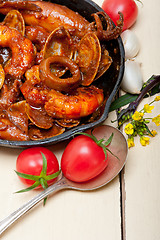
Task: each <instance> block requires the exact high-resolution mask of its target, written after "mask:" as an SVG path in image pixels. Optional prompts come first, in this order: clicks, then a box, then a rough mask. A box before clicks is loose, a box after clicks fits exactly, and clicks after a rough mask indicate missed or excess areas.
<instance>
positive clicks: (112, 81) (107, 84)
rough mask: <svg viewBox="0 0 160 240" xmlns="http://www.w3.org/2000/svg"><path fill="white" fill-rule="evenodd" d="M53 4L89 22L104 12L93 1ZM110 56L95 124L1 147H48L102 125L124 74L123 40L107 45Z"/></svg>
mask: <svg viewBox="0 0 160 240" xmlns="http://www.w3.org/2000/svg"><path fill="white" fill-rule="evenodd" d="M51 2H54V3H58V4H60V5H66V6H67V7H68V8H70V9H72V10H73V11H76V12H79V13H80V14H81V15H82V16H83V17H85V18H86V19H87V20H88V21H90V22H91V21H93V19H92V17H91V14H92V13H94V12H99V11H103V10H102V9H101V8H100V7H99V6H98V5H97V4H96V3H94V2H92V1H91V0H52V1H51ZM105 45H106V48H107V50H108V51H109V54H110V56H111V57H112V59H113V63H112V64H111V66H110V68H109V70H108V71H107V72H106V73H105V74H103V76H102V77H100V78H99V79H98V80H97V81H95V82H94V85H96V86H97V87H99V88H102V89H103V91H104V94H105V103H104V106H103V108H102V109H101V111H100V113H99V114H98V116H97V117H96V118H95V119H94V121H93V122H90V121H88V120H89V118H84V119H83V120H82V123H81V125H79V126H77V127H74V128H71V129H68V130H66V131H65V132H64V133H62V134H61V135H57V136H55V137H51V138H47V139H44V140H37V141H8V140H0V146H6V147H17V148H19V147H31V146H42V145H44V146H46V145H51V144H55V143H58V142H60V141H63V140H67V139H69V138H70V137H72V136H73V135H74V134H75V133H76V132H82V131H85V130H87V129H89V128H92V127H94V126H96V125H99V124H101V123H102V122H103V121H104V120H105V119H106V118H107V117H108V113H109V107H110V105H111V102H112V100H113V98H114V96H115V95H116V93H117V91H118V89H119V87H120V83H121V80H122V77H123V73H124V56H125V54H124V48H123V44H122V40H121V38H120V37H119V38H118V39H116V40H111V41H108V42H106V43H105Z"/></svg>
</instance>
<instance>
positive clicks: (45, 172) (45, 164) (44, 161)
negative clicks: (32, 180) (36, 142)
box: [40, 152, 47, 176]
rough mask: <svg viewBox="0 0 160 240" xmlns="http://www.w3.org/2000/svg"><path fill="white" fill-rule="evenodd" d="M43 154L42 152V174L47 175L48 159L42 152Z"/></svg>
mask: <svg viewBox="0 0 160 240" xmlns="http://www.w3.org/2000/svg"><path fill="white" fill-rule="evenodd" d="M41 154H42V159H43V168H42V171H41V174H40V176H46V174H47V159H46V156H45V155H44V154H43V153H42V152H41Z"/></svg>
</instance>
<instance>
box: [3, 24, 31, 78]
mask: <svg viewBox="0 0 160 240" xmlns="http://www.w3.org/2000/svg"><path fill="white" fill-rule="evenodd" d="M0 46H1V47H9V48H10V49H11V51H12V57H11V58H10V59H9V60H8V62H7V63H6V64H5V66H4V71H5V73H6V74H10V75H11V76H13V77H15V78H21V77H22V75H23V74H24V73H25V71H26V70H27V69H29V68H30V67H31V66H32V65H33V62H34V58H35V50H34V46H33V44H32V42H31V41H30V40H29V39H27V38H25V37H23V36H22V35H21V34H20V33H19V31H18V30H16V29H12V28H9V27H8V26H5V25H0Z"/></svg>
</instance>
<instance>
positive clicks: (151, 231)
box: [123, 0, 160, 240]
mask: <svg viewBox="0 0 160 240" xmlns="http://www.w3.org/2000/svg"><path fill="white" fill-rule="evenodd" d="M142 2H143V6H141V4H139V17H138V20H137V22H136V24H135V25H134V27H132V30H133V31H134V32H135V34H136V35H137V37H138V39H139V41H140V45H141V49H140V53H139V54H138V56H137V57H136V61H138V62H139V63H141V69H142V74H143V80H144V81H146V80H148V79H149V78H150V77H151V75H153V74H154V75H159V74H160V61H159V58H160V44H159V39H160V27H159V26H160V18H159V10H160V1H158V0H153V1H150V0H145V1H142ZM152 100H154V97H151V98H148V99H145V100H143V101H142V102H141V104H140V106H139V107H138V110H140V109H142V108H143V106H144V104H146V103H150V102H151V101H152ZM154 106H155V108H154V110H153V112H152V114H149V115H148V116H151V117H155V116H157V115H158V114H160V102H157V103H155V104H154ZM149 126H150V128H151V130H152V129H155V130H156V131H157V132H158V135H157V136H156V137H155V138H152V139H151V141H150V144H149V145H148V146H146V147H142V146H141V145H140V143H139V138H137V139H136V141H135V145H136V146H135V147H134V148H132V149H130V150H129V155H128V161H127V164H126V167H125V170H124V172H125V173H124V181H125V192H124V193H123V194H124V197H125V198H126V199H125V228H126V229H125V232H126V234H125V235H126V238H125V239H127V240H135V239H136V240H142V239H145V240H151V239H152V240H159V239H160V227H159V226H160V204H159V202H160V188H159V178H160V177H159V176H160V127H157V126H156V125H155V124H154V123H151V124H150V125H149Z"/></svg>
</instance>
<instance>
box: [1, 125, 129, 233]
mask: <svg viewBox="0 0 160 240" xmlns="http://www.w3.org/2000/svg"><path fill="white" fill-rule="evenodd" d="M112 133H113V138H112V142H111V143H110V144H109V146H108V149H109V150H110V152H109V151H108V152H107V154H108V158H109V161H108V166H107V167H106V169H105V170H104V171H103V172H102V173H101V174H99V175H98V176H97V177H95V178H93V179H91V180H89V181H87V182H83V183H76V182H72V181H70V180H68V179H67V178H65V177H64V176H63V174H62V175H60V177H59V179H58V181H57V182H56V183H55V184H53V185H52V186H50V187H48V188H47V189H45V190H44V191H42V192H41V193H40V194H38V195H37V196H36V197H34V198H33V199H31V200H30V201H29V202H27V203H26V204H24V205H23V206H22V207H20V208H19V209H17V210H16V211H14V212H13V213H12V214H10V215H9V216H8V217H7V218H5V219H4V220H2V221H1V222H0V235H1V234H2V233H3V232H4V231H5V230H6V229H7V228H8V227H9V226H10V225H11V224H12V223H14V222H15V221H16V220H17V219H19V218H20V217H21V216H22V215H23V214H25V213H26V212H27V211H29V210H30V209H31V208H32V207H34V206H35V205H36V204H37V203H39V202H40V201H41V200H43V199H44V198H46V197H47V196H48V195H50V194H51V193H55V192H57V191H59V190H62V189H73V190H79V191H91V190H95V189H98V188H100V187H103V186H105V185H106V184H107V183H109V182H110V181H111V180H113V179H114V178H115V177H116V176H117V175H118V174H119V173H120V171H121V170H122V168H123V167H124V165H125V163H126V158H127V153H128V147H127V142H126V139H125V137H124V135H123V134H122V133H121V132H120V131H119V130H118V129H116V128H114V127H111V126H108V125H101V126H99V127H96V128H95V129H94V135H95V136H96V138H97V139H102V138H104V139H108V138H109V137H110V135H111V134H112ZM111 152H112V153H113V154H114V155H113V154H111Z"/></svg>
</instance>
